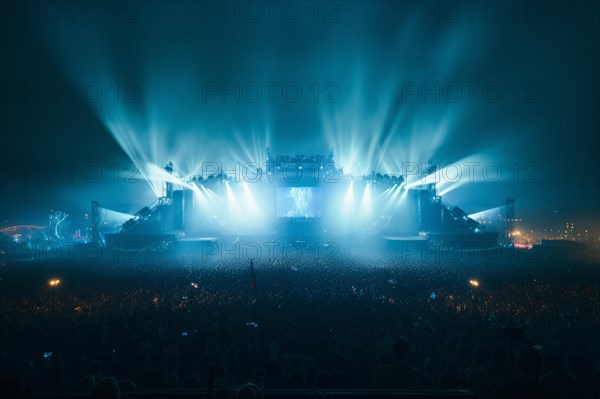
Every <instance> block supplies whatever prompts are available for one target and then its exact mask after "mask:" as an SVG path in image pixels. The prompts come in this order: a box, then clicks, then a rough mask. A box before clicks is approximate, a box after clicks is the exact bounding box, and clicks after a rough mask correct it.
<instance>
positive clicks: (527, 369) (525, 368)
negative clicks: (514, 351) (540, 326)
mask: <svg viewBox="0 0 600 399" xmlns="http://www.w3.org/2000/svg"><path fill="white" fill-rule="evenodd" d="M517 364H518V366H519V371H520V373H521V375H522V376H524V377H527V378H536V377H537V375H538V374H539V372H540V371H541V370H542V357H541V356H540V354H539V353H537V352H536V351H534V350H533V349H531V348H527V347H524V348H521V350H520V351H519V356H518V363H517Z"/></svg>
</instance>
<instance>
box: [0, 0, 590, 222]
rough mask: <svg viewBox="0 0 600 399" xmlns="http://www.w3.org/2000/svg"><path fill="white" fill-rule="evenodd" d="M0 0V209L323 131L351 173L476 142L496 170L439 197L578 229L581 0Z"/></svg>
mask: <svg viewBox="0 0 600 399" xmlns="http://www.w3.org/2000/svg"><path fill="white" fill-rule="evenodd" d="M0 7H1V10H0V15H1V17H0V19H1V22H0V41H1V45H0V58H1V60H2V62H1V63H0V68H1V75H0V76H1V78H0V81H1V86H0V95H1V98H0V101H1V102H0V131H1V132H2V145H1V162H2V175H1V176H0V178H1V193H0V218H1V221H2V225H3V226H4V225H12V224H25V223H47V214H48V211H49V210H50V209H65V210H67V211H68V212H73V213H76V212H84V211H86V210H87V209H88V208H89V201H90V200H92V199H96V200H99V201H100V202H101V203H102V204H103V205H104V206H106V207H107V208H111V209H115V210H120V211H128V212H131V211H135V210H137V209H138V208H139V207H140V206H143V205H145V204H147V203H149V202H150V201H152V198H153V196H154V194H153V192H152V190H151V189H150V186H149V185H148V184H146V183H145V182H144V181H143V179H142V178H141V175H140V174H139V173H135V176H137V178H138V181H137V182H129V181H128V180H127V179H126V177H127V175H128V173H129V172H130V171H134V169H133V168H132V167H130V166H131V165H130V164H129V162H132V161H133V162H135V163H136V164H144V165H145V164H147V163H152V164H155V165H159V166H162V165H164V164H165V163H166V162H168V161H170V160H172V161H173V162H174V163H175V165H176V168H177V169H178V170H179V172H180V173H181V174H191V173H199V172H200V171H201V169H202V166H201V165H202V162H219V163H220V162H236V161H241V162H248V161H256V162H264V157H265V148H266V147H267V146H268V147H270V149H271V152H272V153H273V154H292V155H293V154H301V153H305V154H324V155H326V154H328V153H329V151H330V150H331V149H333V150H334V153H335V156H336V160H337V162H338V163H339V164H340V166H342V167H344V168H345V169H346V170H351V171H352V172H353V173H370V172H371V171H372V170H376V171H381V172H389V173H399V171H401V169H402V165H403V163H405V162H417V163H421V162H428V161H431V162H439V163H442V164H446V163H450V162H462V161H464V160H473V161H475V162H479V163H480V164H481V165H484V164H486V163H490V162H495V163H497V164H498V165H500V167H501V168H502V178H500V179H498V181H493V182H491V181H476V182H467V183H466V184H462V185H460V187H456V188H455V189H453V190H451V191H449V192H448V194H447V196H446V199H447V200H448V201H450V202H452V203H455V204H459V205H460V206H461V207H462V208H464V209H465V210H467V211H468V212H469V213H472V212H477V211H480V210H484V209H488V208H493V207H497V206H499V205H502V204H503V203H504V201H505V199H506V198H507V197H512V198H515V200H516V206H517V213H518V215H519V216H520V217H522V218H523V219H524V220H525V221H528V220H529V221H531V222H532V223H533V222H534V221H535V222H536V223H538V222H539V221H540V218H541V216H540V215H543V214H544V212H546V211H554V210H560V212H561V213H564V214H566V215H569V217H571V216H572V218H573V220H575V221H576V222H578V223H580V222H583V221H586V223H587V224H588V226H590V227H593V228H596V229H597V226H598V218H599V213H600V161H599V157H598V149H599V148H600V145H599V144H600V143H599V141H600V139H599V137H600V135H599V134H598V133H599V116H598V115H599V114H598V110H599V109H600V107H599V105H600V104H599V103H600V101H599V100H600V98H599V92H600V82H599V77H598V71H599V70H600V65H599V47H600V44H599V37H600V35H599V26H600V23H599V22H600V5H599V4H598V3H596V2H579V3H578V2H499V3H491V5H490V3H489V2H483V3H478V4H477V5H475V6H474V5H473V3H472V2H451V3H443V2H442V3H437V2H426V3H417V2H397V1H390V2H375V1H365V2H360V1H356V2H322V3H319V2H317V3H315V2H285V1H284V2H278V1H275V2H260V1H259V2H250V3H247V2H226V3H221V2H171V1H169V2H166V1H165V2H161V1H155V2H150V1H149V2H124V3H113V2H94V1H92V2H86V3H81V4H79V3H77V4H71V3H69V2H60V1H59V2H56V3H35V2H26V3H21V2H2V4H1V5H0ZM236 88H237V89H236ZM298 88H299V89H300V91H298ZM223 89H225V90H230V91H229V92H227V91H223ZM515 164H518V165H519V168H524V169H520V171H521V172H522V173H520V174H519V176H518V177H515V171H514V165H515ZM144 168H145V167H144V166H141V169H142V171H143V170H144ZM86 179H87V180H88V181H86ZM115 180H116V182H115ZM484 180H485V179H484ZM515 180H516V181H515ZM6 221H8V222H6Z"/></svg>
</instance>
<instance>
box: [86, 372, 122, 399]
mask: <svg viewBox="0 0 600 399" xmlns="http://www.w3.org/2000/svg"><path fill="white" fill-rule="evenodd" d="M120 397H121V390H120V389H119V384H118V383H117V380H115V379H114V378H112V377H108V378H103V379H102V380H100V382H98V383H97V384H96V386H95V387H94V390H93V391H92V399H119V398H120Z"/></svg>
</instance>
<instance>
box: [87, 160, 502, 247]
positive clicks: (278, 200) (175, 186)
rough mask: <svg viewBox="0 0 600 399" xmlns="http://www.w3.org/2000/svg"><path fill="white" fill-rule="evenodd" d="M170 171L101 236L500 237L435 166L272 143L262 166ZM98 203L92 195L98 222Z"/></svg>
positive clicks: (137, 240)
mask: <svg viewBox="0 0 600 399" xmlns="http://www.w3.org/2000/svg"><path fill="white" fill-rule="evenodd" d="M164 170H165V172H166V173H165V176H166V178H165V181H164V184H163V195H162V196H161V197H160V198H157V199H156V201H154V202H153V203H152V204H150V205H148V206H146V207H144V208H142V209H140V210H139V211H138V212H137V213H135V215H134V217H133V218H131V219H129V220H128V221H126V222H125V223H123V225H122V226H121V227H120V229H119V232H117V233H108V234H104V235H103V237H101V236H100V234H98V233H96V235H97V239H98V240H99V241H101V242H105V243H106V245H107V246H109V247H114V248H120V249H125V247H128V248H129V249H130V250H134V249H135V248H138V249H139V250H159V249H168V248H188V249H189V248H194V247H198V246H200V247H202V246H204V248H207V247H208V246H211V245H221V244H223V245H232V244H231V243H235V244H240V243H242V244H243V243H244V242H248V243H256V242H261V243H265V242H278V243H282V242H283V243H286V244H284V246H285V245H296V244H293V243H299V242H305V243H317V246H322V245H326V244H327V243H336V245H339V246H340V247H341V246H344V247H349V248H363V247H365V246H367V247H369V248H374V247H378V248H384V249H391V248H393V247H394V246H397V245H407V243H413V244H418V245H426V247H428V248H430V247H431V246H432V245H434V246H438V247H439V246H440V245H442V246H443V245H450V246H452V245H456V246H460V247H464V246H479V247H490V246H495V245H496V244H497V239H498V235H497V234H496V233H489V232H485V229H484V226H482V225H480V224H479V223H478V222H477V221H475V220H473V219H471V218H469V216H468V215H467V213H466V212H465V211H463V210H462V209H461V208H459V207H458V206H454V205H451V204H448V203H447V202H446V201H444V200H443V199H442V197H441V196H439V195H438V193H437V191H436V185H435V184H434V183H428V182H427V180H426V179H424V177H425V176H427V175H430V174H431V173H434V172H435V168H429V169H427V170H425V171H423V176H422V177H415V176H411V178H412V180H410V181H409V179H408V177H407V176H403V175H400V174H396V175H389V174H382V173H377V172H375V171H374V172H372V173H371V174H368V175H362V176H356V175H351V174H349V173H345V172H344V170H343V168H341V167H339V166H338V165H336V163H335V159H334V158H333V153H330V155H329V156H321V155H318V156H304V155H296V156H277V157H273V156H271V154H270V153H269V152H268V151H267V162H266V164H265V165H263V166H260V165H258V164H256V163H253V164H244V165H242V164H236V166H235V168H232V169H231V170H229V169H226V168H222V169H221V170H215V172H214V173H212V174H210V175H196V176H183V177H182V176H177V175H176V173H175V170H174V167H173V165H172V164H171V163H170V164H168V165H167V166H166V167H165V169H164ZM419 179H421V181H419ZM97 208H98V204H97V203H95V202H94V203H92V217H93V219H95V221H94V223H93V224H94V225H95V226H97V225H98V211H97ZM95 231H97V227H96V228H95ZM215 243H217V244H215ZM290 243H292V244H290ZM330 245H333V244H330ZM411 245H412V244H411Z"/></svg>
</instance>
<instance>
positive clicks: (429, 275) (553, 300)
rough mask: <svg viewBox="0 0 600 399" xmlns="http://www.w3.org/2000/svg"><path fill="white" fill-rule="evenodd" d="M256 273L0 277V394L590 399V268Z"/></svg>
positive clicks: (594, 388) (145, 266)
mask: <svg viewBox="0 0 600 399" xmlns="http://www.w3.org/2000/svg"><path fill="white" fill-rule="evenodd" d="M329 260H331V259H329ZM254 269H255V271H254V272H251V270H250V266H249V263H248V262H238V261H235V260H226V259H225V260H222V259H221V260H215V259H211V260H203V259H202V258H201V257H200V256H197V257H196V256H190V255H186V256H183V255H182V256H175V255H166V254H163V255H160V254H150V255H137V254H136V255H135V256H133V257H131V259H130V257H128V258H127V261H124V259H123V258H118V259H116V258H114V257H110V256H107V257H106V259H102V260H98V259H95V260H94V261H93V262H89V261H88V262H86V261H76V260H73V259H69V260H63V261H61V260H54V261H45V262H42V261H37V262H23V263H18V264H8V265H5V266H2V267H1V268H0V278H1V280H0V292H1V294H0V311H1V313H0V317H1V324H0V336H1V346H0V373H1V375H2V377H1V378H2V391H3V392H4V393H5V394H6V393H9V394H10V395H15V396H18V395H21V396H22V397H28V396H32V395H36V394H40V393H88V394H92V395H91V396H92V397H97V398H105V397H106V398H108V397H118V396H119V395H120V393H127V392H134V391H137V392H139V391H140V390H152V389H154V390H158V391H159V392H160V390H163V391H164V390H173V389H177V390H182V391H190V392H191V391H194V390H195V391H199V390H206V389H207V385H208V384H209V381H211V378H210V377H212V376H214V378H213V379H212V381H214V392H215V396H214V397H234V396H236V395H237V396H238V397H255V398H257V397H261V396H262V393H263V392H266V391H269V390H272V389H311V390H315V392H318V391H327V390H330V389H336V388H340V389H358V388H380V389H388V390H392V389H455V388H461V389H469V390H471V391H473V392H474V393H476V394H477V396H478V397H480V398H494V397H497V398H541V397H550V398H598V397H600V389H599V382H598V381H599V372H598V359H599V356H598V355H599V354H600V345H599V343H600V265H598V264H585V263H575V262H552V261H551V260H548V259H543V260H542V259H527V257H514V256H509V255H506V254H505V255H503V256H500V257H494V258H493V259H480V260H468V261H467V260H465V261H460V262H458V261H452V260H451V259H445V260H439V259H437V260H436V259H435V258H432V259H412V260H411V259H405V258H402V257H397V258H394V257H393V256H381V257H373V256H370V257H365V258H360V257H356V256H355V257H351V256H339V257H338V258H337V259H336V261H334V262H329V261H328V262H323V261H318V260H315V259H305V260H303V259H298V260H294V261H282V260H272V261H260V262H255V264H254ZM50 279H60V283H59V284H57V285H55V286H50V285H49V284H48V281H49V280H50ZM252 280H254V283H255V288H252ZM470 280H473V281H471V282H470ZM240 387H243V388H242V389H239V388H240ZM11 392H12V393H11ZM317 397H318V396H317Z"/></svg>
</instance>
